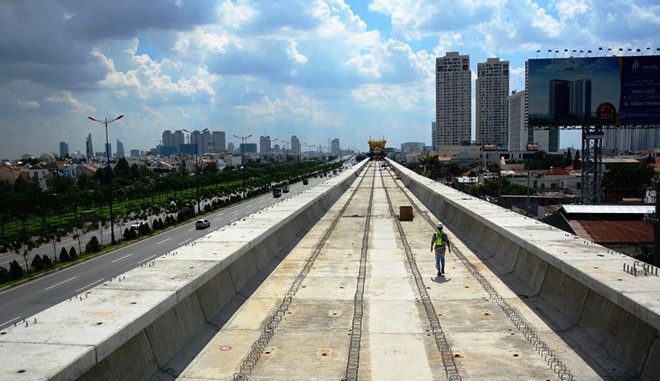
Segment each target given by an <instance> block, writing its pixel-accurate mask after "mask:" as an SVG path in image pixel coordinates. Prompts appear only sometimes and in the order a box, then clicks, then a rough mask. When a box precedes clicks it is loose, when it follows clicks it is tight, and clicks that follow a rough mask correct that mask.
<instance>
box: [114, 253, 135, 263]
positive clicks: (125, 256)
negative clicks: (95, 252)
mask: <svg viewBox="0 0 660 381" xmlns="http://www.w3.org/2000/svg"><path fill="white" fill-rule="evenodd" d="M131 255H133V253H130V254H126V255H124V256H123V257H121V258H117V259H115V260H114V261H112V263H115V262H119V261H121V260H122V259H125V258H128V257H130V256H131Z"/></svg>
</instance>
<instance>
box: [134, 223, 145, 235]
mask: <svg viewBox="0 0 660 381" xmlns="http://www.w3.org/2000/svg"><path fill="white" fill-rule="evenodd" d="M145 224H146V222H144V221H135V222H133V223H132V224H131V229H134V230H135V232H136V233H138V232H140V226H142V225H145Z"/></svg>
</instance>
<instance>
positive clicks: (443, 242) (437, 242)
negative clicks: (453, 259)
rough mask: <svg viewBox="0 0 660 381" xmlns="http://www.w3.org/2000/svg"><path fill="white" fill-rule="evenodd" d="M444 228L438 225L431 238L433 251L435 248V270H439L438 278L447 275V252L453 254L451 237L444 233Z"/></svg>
mask: <svg viewBox="0 0 660 381" xmlns="http://www.w3.org/2000/svg"><path fill="white" fill-rule="evenodd" d="M442 228H443V226H442V224H441V223H438V226H437V229H436V231H434V232H433V237H431V251H433V247H434V246H435V268H436V269H437V270H438V276H441V275H443V274H444V273H445V251H446V250H447V249H449V252H450V253H451V245H450V243H449V237H447V233H445V232H443V231H442Z"/></svg>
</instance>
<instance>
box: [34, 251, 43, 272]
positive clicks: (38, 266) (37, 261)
mask: <svg viewBox="0 0 660 381" xmlns="http://www.w3.org/2000/svg"><path fill="white" fill-rule="evenodd" d="M31 266H32V269H33V270H34V271H41V270H43V269H45V267H44V262H43V261H42V260H41V255H39V254H37V255H35V256H34V258H33V259H32V263H31Z"/></svg>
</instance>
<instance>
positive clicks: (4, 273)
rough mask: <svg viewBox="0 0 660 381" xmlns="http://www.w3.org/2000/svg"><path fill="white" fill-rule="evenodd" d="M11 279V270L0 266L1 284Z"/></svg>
mask: <svg viewBox="0 0 660 381" xmlns="http://www.w3.org/2000/svg"><path fill="white" fill-rule="evenodd" d="M10 279H11V276H10V274H9V270H7V268H6V267H4V266H0V284H2V283H7V282H9V280H10Z"/></svg>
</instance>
